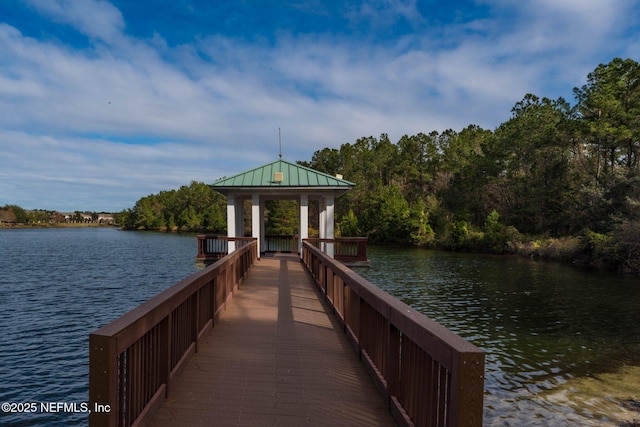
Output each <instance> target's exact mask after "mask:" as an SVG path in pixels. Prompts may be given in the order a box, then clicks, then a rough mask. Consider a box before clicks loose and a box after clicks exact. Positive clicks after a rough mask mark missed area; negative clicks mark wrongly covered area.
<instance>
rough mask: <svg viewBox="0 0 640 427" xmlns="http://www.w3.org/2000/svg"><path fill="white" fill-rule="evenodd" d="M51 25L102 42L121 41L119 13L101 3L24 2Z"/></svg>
mask: <svg viewBox="0 0 640 427" xmlns="http://www.w3.org/2000/svg"><path fill="white" fill-rule="evenodd" d="M26 2H27V3H29V4H30V5H31V6H32V7H33V8H35V9H36V10H38V11H39V12H40V13H42V14H43V15H46V16H48V17H49V18H50V19H52V20H53V21H55V22H60V23H62V24H68V25H71V26H72V27H74V28H76V29H77V30H78V31H80V32H81V33H82V34H85V35H87V36H89V37H91V38H95V39H99V40H101V41H103V42H108V43H114V42H117V41H118V40H120V39H121V37H122V31H123V30H124V27H125V25H124V20H123V18H122V14H121V13H120V11H119V10H118V9H117V8H116V7H114V6H113V5H112V4H111V3H109V2H108V1H104V0H26Z"/></svg>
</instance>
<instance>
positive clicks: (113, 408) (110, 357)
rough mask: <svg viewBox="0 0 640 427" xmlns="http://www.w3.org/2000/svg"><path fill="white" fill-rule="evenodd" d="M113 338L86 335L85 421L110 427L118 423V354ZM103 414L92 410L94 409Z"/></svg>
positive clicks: (93, 424)
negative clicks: (86, 410)
mask: <svg viewBox="0 0 640 427" xmlns="http://www.w3.org/2000/svg"><path fill="white" fill-rule="evenodd" d="M116 352H117V349H116V339H115V338H113V337H108V336H103V335H97V334H91V335H89V408H90V409H91V414H90V415H89V422H90V424H91V425H92V426H105V427H107V426H108V427H114V426H116V424H117V420H118V411H119V408H118V404H117V402H118V390H117V387H118V355H117V353H116ZM97 405H100V406H99V407H100V408H102V409H104V410H103V411H97V410H94V408H97V407H98V406H97Z"/></svg>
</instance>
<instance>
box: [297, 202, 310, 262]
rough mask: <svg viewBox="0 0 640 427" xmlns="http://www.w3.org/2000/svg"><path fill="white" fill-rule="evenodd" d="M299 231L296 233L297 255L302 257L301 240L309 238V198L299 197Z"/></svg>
mask: <svg viewBox="0 0 640 427" xmlns="http://www.w3.org/2000/svg"><path fill="white" fill-rule="evenodd" d="M299 205H300V206H299V210H300V230H299V232H298V253H299V254H300V256H302V240H303V239H306V238H308V237H309V196H308V195H306V194H301V195H300V203H299Z"/></svg>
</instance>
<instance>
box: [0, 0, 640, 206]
mask: <svg viewBox="0 0 640 427" xmlns="http://www.w3.org/2000/svg"><path fill="white" fill-rule="evenodd" d="M638 23H640V4H639V3H638V2H637V1H636V0H527V1H512V0H477V1H472V0H470V1H457V2H451V1H419V0H378V1H355V0H354V1H344V2H337V1H336V2H326V1H320V0H311V1H300V0H291V1H286V0H284V1H279V2H266V1H257V0H253V1H252V0H246V1H243V0H237V1H229V2H223V1H208V0H156V1H150V0H136V1H131V0H112V1H107V0H23V1H21V0H3V1H2V2H0V206H3V205H5V204H17V205H20V206H22V207H23V208H26V209H35V208H40V209H51V210H54V209H55V210H61V211H67V210H90V211H120V210H122V209H125V208H129V207H132V206H133V204H134V203H135V202H136V200H138V199H139V198H140V197H143V196H146V195H148V194H155V193H157V192H159V191H162V190H170V189H174V188H179V187H180V186H181V185H188V184H189V183H190V182H191V181H192V180H196V181H203V182H207V183H210V182H213V181H215V180H216V179H218V178H220V177H222V176H229V175H233V174H236V173H239V172H243V171H245V170H246V169H249V168H253V167H255V166H259V165H261V164H264V163H267V162H270V161H273V160H275V159H277V156H278V128H281V129H282V146H283V155H284V158H285V159H287V160H290V161H295V160H310V159H311V156H312V154H313V152H314V151H316V150H319V149H322V148H324V147H334V148H338V147H339V146H340V145H341V144H343V143H346V142H350V143H353V142H355V141H356V140H357V139H358V138H359V137H363V136H370V135H372V136H376V137H377V136H379V135H380V134H381V133H387V134H388V135H389V137H390V139H391V141H392V142H396V141H397V140H398V139H399V138H400V137H401V136H402V135H405V134H407V135H412V134H416V133H418V132H425V133H428V132H431V131H434V130H435V131H443V130H446V129H454V130H461V129H463V128H464V127H466V126H468V125H470V124H475V125H479V126H481V127H483V128H486V129H495V128H496V127H497V126H498V125H499V124H500V123H502V122H504V121H506V120H507V119H508V118H509V117H510V110H511V107H513V105H514V104H515V103H516V102H518V101H519V100H521V99H522V98H523V97H524V95H525V94H527V93H533V94H535V95H538V96H540V97H549V98H553V99H555V98H558V97H560V96H562V97H564V98H565V99H567V100H568V101H569V102H571V103H573V102H574V99H573V95H572V89H573V88H574V87H576V86H581V85H583V84H585V83H586V76H587V74H588V73H589V72H591V71H593V70H594V69H595V67H596V66H597V65H598V64H600V63H608V62H609V61H611V60H612V59H613V58H615V57H622V58H632V59H634V60H636V61H637V60H640V37H639V36H640V24H638ZM345 178H346V179H348V177H345Z"/></svg>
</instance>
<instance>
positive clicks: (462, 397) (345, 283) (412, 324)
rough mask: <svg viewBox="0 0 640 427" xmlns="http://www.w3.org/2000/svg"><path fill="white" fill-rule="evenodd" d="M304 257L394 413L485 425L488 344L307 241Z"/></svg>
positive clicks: (423, 420) (434, 422)
mask: <svg viewBox="0 0 640 427" xmlns="http://www.w3.org/2000/svg"><path fill="white" fill-rule="evenodd" d="M302 251H303V254H302V258H303V262H304V264H305V265H306V266H307V268H308V270H309V272H310V273H311V274H312V275H313V277H314V279H315V282H316V284H317V285H318V287H319V288H320V290H321V291H322V293H323V294H324V295H325V297H326V299H327V301H328V302H329V303H330V304H331V305H332V307H333V309H334V311H335V313H336V315H337V316H338V318H339V319H340V320H341V322H342V324H343V326H344V329H345V331H346V332H347V334H348V336H349V338H350V339H351V341H352V343H353V344H354V347H355V349H356V351H357V352H358V354H359V355H360V357H361V360H362V361H363V362H364V363H365V366H367V368H368V370H369V372H370V374H371V375H372V377H373V378H374V381H375V382H376V385H377V386H378V388H379V389H380V391H381V392H382V393H383V394H384V395H385V396H387V397H388V399H389V405H390V409H391V412H392V414H393V415H394V417H395V418H396V420H397V421H398V422H399V423H401V424H402V425H407V426H409V425H410V426H420V427H422V426H443V427H444V426H451V427H453V426H469V427H475V426H482V412H483V393H484V363H485V355H484V352H483V351H482V350H480V349H479V348H477V347H476V346H474V345H473V344H471V343H469V342H468V341H466V340H464V339H462V338H461V337H460V336H458V335H456V334H455V333H453V332H452V331H450V330H448V329H447V328H445V327H444V326H442V325H440V324H438V323H436V322H434V321H433V320H431V319H429V318H428V317H426V316H425V315H423V314H421V313H419V312H417V311H416V310H414V309H412V308H411V307H409V306H408V305H406V304H404V303H403V302H401V301H399V300H397V299H396V298H394V297H392V296H391V295H389V294H387V293H386V292H384V291H382V290H381V289H379V288H378V287H376V286H375V285H373V284H371V283H370V282H368V281H367V280H365V279H364V278H362V277H360V276H359V275H358V274H356V273H355V272H353V271H352V270H350V269H349V268H347V267H346V266H344V265H343V264H341V263H340V262H337V261H336V260H334V259H332V258H330V257H328V256H327V255H325V254H324V253H323V252H322V251H320V250H319V249H318V248H316V247H315V246H313V245H312V244H311V243H310V242H308V241H306V240H305V241H304V242H303V248H302Z"/></svg>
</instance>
